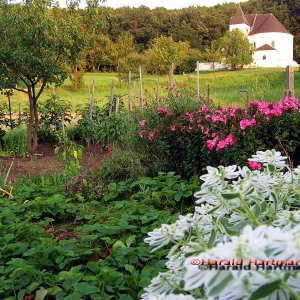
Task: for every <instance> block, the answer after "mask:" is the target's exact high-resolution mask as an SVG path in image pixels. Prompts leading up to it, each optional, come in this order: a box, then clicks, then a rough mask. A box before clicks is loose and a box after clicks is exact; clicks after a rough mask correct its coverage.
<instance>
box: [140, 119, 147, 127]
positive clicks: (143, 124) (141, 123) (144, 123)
mask: <svg viewBox="0 0 300 300" xmlns="http://www.w3.org/2000/svg"><path fill="white" fill-rule="evenodd" d="M146 123H147V121H146V120H141V121H140V122H139V124H140V125H141V126H142V127H144V126H145V125H146Z"/></svg>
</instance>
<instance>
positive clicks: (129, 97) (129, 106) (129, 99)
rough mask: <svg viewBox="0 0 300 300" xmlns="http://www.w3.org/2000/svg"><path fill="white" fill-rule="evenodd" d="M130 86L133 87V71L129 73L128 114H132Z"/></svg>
mask: <svg viewBox="0 0 300 300" xmlns="http://www.w3.org/2000/svg"><path fill="white" fill-rule="evenodd" d="M130 85H131V71H129V73H128V113H130V109H131V105H130V102H131V94H130Z"/></svg>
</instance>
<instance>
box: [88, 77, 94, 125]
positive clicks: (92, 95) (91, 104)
mask: <svg viewBox="0 0 300 300" xmlns="http://www.w3.org/2000/svg"><path fill="white" fill-rule="evenodd" d="M89 98H90V121H91V122H92V121H93V110H94V101H95V78H94V77H93V87H92V93H91V96H90V97H89Z"/></svg>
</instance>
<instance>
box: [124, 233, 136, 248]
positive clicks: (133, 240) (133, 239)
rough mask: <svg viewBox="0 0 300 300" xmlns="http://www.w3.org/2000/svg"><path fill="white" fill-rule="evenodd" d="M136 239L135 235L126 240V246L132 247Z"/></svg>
mask: <svg viewBox="0 0 300 300" xmlns="http://www.w3.org/2000/svg"><path fill="white" fill-rule="evenodd" d="M135 237H136V236H135V235H130V236H129V237H128V238H127V239H126V245H127V247H130V245H131V244H132V243H134V242H135Z"/></svg>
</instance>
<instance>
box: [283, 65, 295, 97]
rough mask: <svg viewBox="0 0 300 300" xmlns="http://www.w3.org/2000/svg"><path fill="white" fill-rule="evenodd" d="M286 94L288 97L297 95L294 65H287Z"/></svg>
mask: <svg viewBox="0 0 300 300" xmlns="http://www.w3.org/2000/svg"><path fill="white" fill-rule="evenodd" d="M285 95H286V96H288V97H294V96H295V79H294V67H293V66H287V67H286V90H285Z"/></svg>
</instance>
